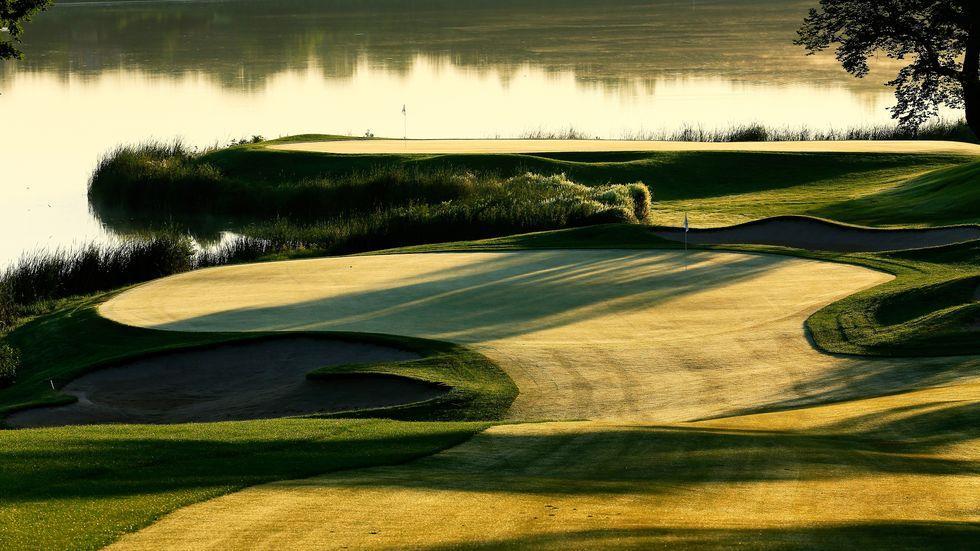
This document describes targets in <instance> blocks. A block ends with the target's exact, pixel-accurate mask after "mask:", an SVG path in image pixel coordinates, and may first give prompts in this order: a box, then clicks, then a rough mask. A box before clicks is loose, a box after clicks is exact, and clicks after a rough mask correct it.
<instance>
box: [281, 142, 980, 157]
mask: <svg viewBox="0 0 980 551" xmlns="http://www.w3.org/2000/svg"><path fill="white" fill-rule="evenodd" d="M267 147H268V148H269V149H278V150H283V151H307V152H311V153H338V154H360V153H364V154H389V153H391V154H397V153H409V154H442V153H451V154H487V153H582V152H615V151H774V152H792V153H961V154H966V155H980V145H976V144H969V143H961V142H944V141H926V140H923V141H917V140H908V141H905V140H903V141H862V140H850V141H806V142H717V143H714V142H678V141H645V140H384V139H382V140H359V139H352V140H328V141H312V142H295V143H283V144H274V145H269V146H267Z"/></svg>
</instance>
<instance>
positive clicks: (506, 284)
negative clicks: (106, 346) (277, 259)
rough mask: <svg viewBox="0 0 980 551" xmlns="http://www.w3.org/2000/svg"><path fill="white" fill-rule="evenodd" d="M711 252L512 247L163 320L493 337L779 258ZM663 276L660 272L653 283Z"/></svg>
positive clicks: (653, 300)
mask: <svg viewBox="0 0 980 551" xmlns="http://www.w3.org/2000/svg"><path fill="white" fill-rule="evenodd" d="M712 259H717V255H715V254H713V253H704V252H692V253H690V254H689V255H686V256H682V255H680V254H677V253H666V254H665V253H644V252H624V251H601V252H597V251H576V254H569V252H568V251H545V252H535V253H525V254H507V255H502V256H496V257H490V258H485V259H484V260H482V261H480V262H478V263H473V264H467V265H463V266H459V267H456V268H452V269H446V270H433V271H431V272H426V273H421V274H416V275H413V276H411V277H410V278H405V279H404V280H402V281H400V282H398V283H397V284H396V285H395V286H393V287H388V288H383V289H378V290H371V291H357V292H351V293H346V294H342V295H337V296H331V297H324V298H319V299H313V300H308V301H305V302H299V303H294V304H285V305H281V306H273V307H263V308H240V309H236V310H229V311H224V312H216V313H213V314H207V315H203V316H199V317H196V318H191V319H186V320H181V321H178V322H174V323H168V324H163V325H159V326H156V327H154V328H156V329H171V330H188V329H191V330H207V329H213V328H220V329H219V330H228V329H230V328H234V329H235V330H239V331H283V330H293V331H296V330H304V331H310V330H316V331H324V330H356V331H364V332H373V333H393V334H403V335H411V336H423V335H424V336H426V337H427V338H436V339H443V340H452V341H454V342H463V343H475V342H486V341H491V340H497V339H503V338H508V337H514V336H518V335H523V334H528V333H533V332H537V331H542V330H546V329H551V328H555V327H560V326H563V325H566V324H569V323H573V322H575V323H578V322H581V321H583V320H587V319H590V318H595V317H601V316H607V315H611V314H616V313H622V312H630V311H639V310H645V309H649V308H651V307H653V306H654V305H656V304H658V303H662V302H664V301H667V300H672V299H676V298H679V297H682V296H684V295H686V294H691V293H698V292H702V291H705V290H708V289H711V288H714V287H722V286H725V285H732V284H735V283H737V282H739V281H744V280H748V279H752V278H754V277H758V276H760V275H762V274H764V273H766V272H767V271H768V270H769V269H770V268H771V267H772V266H773V264H775V263H777V262H779V261H780V259H779V258H778V257H772V256H765V255H738V256H736V255H731V256H730V257H728V258H726V259H725V260H726V261H725V262H709V260H712ZM338 262H341V263H342V261H338ZM658 279H659V280H661V282H658V283H654V284H651V282H655V281H656V280H658ZM326 312H329V313H330V315H329V316H325V313H326Z"/></svg>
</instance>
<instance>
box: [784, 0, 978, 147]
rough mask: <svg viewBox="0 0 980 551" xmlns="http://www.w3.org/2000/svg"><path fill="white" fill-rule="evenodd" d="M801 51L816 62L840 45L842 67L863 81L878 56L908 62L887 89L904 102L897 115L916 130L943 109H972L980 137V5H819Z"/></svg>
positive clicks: (872, 0) (903, 0)
mask: <svg viewBox="0 0 980 551" xmlns="http://www.w3.org/2000/svg"><path fill="white" fill-rule="evenodd" d="M796 43H797V44H799V45H802V46H803V47H804V48H806V49H807V51H808V53H810V54H813V53H816V52H818V51H822V50H825V49H828V48H830V47H831V46H832V45H836V54H837V60H838V61H840V63H841V65H842V66H843V67H844V69H845V70H847V71H848V72H849V73H851V74H852V75H855V76H857V77H864V76H867V74H868V72H869V69H870V67H869V64H868V60H869V59H870V58H871V57H873V56H876V55H878V54H879V53H883V54H884V55H886V56H888V57H890V58H892V59H898V60H904V61H908V63H907V65H905V67H903V68H902V69H901V70H900V71H899V72H898V75H897V76H896V78H895V79H894V80H892V81H890V82H889V83H888V84H889V85H891V86H894V87H895V96H896V98H897V99H898V103H897V104H896V105H895V107H893V108H892V115H893V116H894V117H895V118H897V119H898V120H899V122H900V123H901V124H902V125H903V126H906V127H910V128H915V127H918V126H919V125H920V124H922V123H923V122H925V121H926V120H927V119H929V118H931V117H933V116H936V115H937V114H938V110H939V108H940V107H942V106H947V107H951V108H954V109H960V108H965V109H966V112H967V122H968V123H969V124H970V127H971V128H972V129H973V131H974V132H975V133H978V134H980V77H978V69H980V1H977V0H820V6H819V7H818V8H814V9H812V10H810V14H809V15H808V16H807V17H806V19H805V20H804V23H803V26H802V27H801V28H800V30H799V38H798V39H797V40H796Z"/></svg>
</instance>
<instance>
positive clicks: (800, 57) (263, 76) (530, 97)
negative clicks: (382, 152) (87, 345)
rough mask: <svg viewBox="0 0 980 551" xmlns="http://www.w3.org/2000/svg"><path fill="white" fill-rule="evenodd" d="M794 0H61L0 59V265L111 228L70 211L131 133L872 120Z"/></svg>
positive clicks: (881, 99)
mask: <svg viewBox="0 0 980 551" xmlns="http://www.w3.org/2000/svg"><path fill="white" fill-rule="evenodd" d="M813 4H815V0H805V1H797V0H715V1H707V0H696V1H690V0H683V1H666V0H653V1H646V2H639V1H628V0H612V1H608V0H606V1H598V0H593V1H584V0H560V1H559V0H552V1H544V0H540V1H533V0H532V1H514V0H445V1H439V0H420V1H407V0H336V1H330V0H322V1H313V0H276V1H269V0H237V1H219V2H207V1H190V2H156V1H136V2H79V3H69V2H61V3H59V4H58V5H57V6H56V7H54V8H53V9H52V10H50V11H49V12H47V13H44V14H41V15H40V16H38V17H37V18H36V20H35V21H34V22H33V23H31V24H30V25H29V26H28V32H27V34H26V35H25V36H26V39H27V43H26V45H25V51H26V54H27V57H26V59H25V60H23V61H18V62H0V115H2V117H3V119H4V125H5V130H6V131H5V132H3V134H2V136H0V152H2V153H0V155H2V161H3V163H2V166H3V175H2V177H0V178H2V184H0V185H2V187H0V193H2V195H0V235H3V236H4V237H3V240H2V241H0V266H2V265H6V264H8V263H9V262H10V261H12V260H13V259H15V258H16V257H18V256H19V255H20V254H21V253H22V252H23V251H25V250H28V249H33V248H38V247H43V248H54V247H59V246H71V245H72V244H80V243H84V242H87V241H90V240H108V239H111V235H110V234H109V233H108V232H107V230H105V229H103V228H102V227H101V226H100V225H99V223H98V222H97V221H96V220H95V218H94V217H93V216H92V215H91V213H90V212H89V207H88V204H87V201H86V196H85V195H86V194H85V190H86V184H87V179H88V176H89V174H90V172H91V170H92V168H93V166H94V164H95V163H96V161H97V160H98V158H99V156H100V155H101V154H103V153H104V152H106V151H107V150H108V149H110V148H112V147H114V146H115V145H118V144H121V143H128V142H135V141H141V140H145V139H148V138H159V139H173V138H175V137H180V138H182V139H183V140H184V141H185V142H187V143H190V144H193V145H196V146H201V147H203V146H208V145H215V144H225V143H227V142H228V141H229V140H231V139H233V138H240V137H247V136H252V135H262V136H265V137H279V136H283V135H289V134H297V133H305V132H319V133H343V134H351V135H363V134H365V133H368V132H370V133H373V134H375V135H378V136H391V137H402V136H403V135H405V134H406V133H407V135H408V136H409V137H413V138H430V137H495V136H499V137H518V136H522V135H528V134H533V133H539V132H543V133H549V132H561V131H567V130H568V129H574V130H575V131H576V132H579V133H581V134H582V135H587V136H598V137H604V138H616V137H627V136H635V135H637V134H642V133H646V132H654V131H661V130H671V129H676V128H679V127H682V126H684V125H695V126H699V125H700V126H702V127H705V128H709V129H714V128H724V127H727V126H730V125H732V124H737V123H751V122H761V123H764V124H768V125H772V126H777V127H783V126H786V127H799V126H808V127H810V128H812V129H816V130H820V129H828V128H831V127H833V128H846V127H851V126H860V125H864V124H874V123H886V122H888V120H889V113H888V111H887V108H888V107H889V106H890V105H891V103H892V95H891V91H890V90H889V89H887V88H885V87H884V86H883V85H882V84H881V83H882V82H883V81H885V80H887V79H888V77H889V76H890V74H891V73H893V71H892V70H890V69H893V67H888V66H885V67H877V69H878V70H877V71H875V72H873V73H872V75H871V77H869V78H867V79H864V80H858V79H854V78H851V77H850V76H848V75H846V74H845V73H844V72H843V71H842V70H841V69H840V68H839V67H838V65H837V64H836V62H835V61H834V59H833V57H832V56H811V57H807V56H805V55H804V54H803V52H802V50H801V49H800V48H798V47H796V46H794V45H793V44H792V40H793V38H794V36H795V30H796V28H797V27H798V26H799V24H800V22H801V20H802V17H803V16H804V15H805V13H806V10H807V8H808V7H810V6H811V5H813ZM597 8H598V9H597ZM883 65H887V63H883ZM402 106H406V107H407V117H405V118H403V116H402ZM406 123H407V124H406Z"/></svg>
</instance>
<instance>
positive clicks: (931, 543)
mask: <svg viewBox="0 0 980 551" xmlns="http://www.w3.org/2000/svg"><path fill="white" fill-rule="evenodd" d="M978 539H980V523H971V522H904V523H895V522H868V523H855V524H835V525H826V526H817V527H787V528H728V529H726V528H701V529H695V528H686V527H681V528H673V527H663V528H631V529H609V530H602V529H595V530H580V531H574V532H565V533H559V534H538V535H531V536H524V537H519V538H514V539H503V540H501V539H498V540H488V541H482V542H474V543H453V544H452V545H449V546H445V547H433V548H430V549H431V550H432V551H448V550H449V549H454V550H461V551H476V550H481V549H528V548H534V549H555V548H561V549H600V548H601V549H661V548H684V549H733V548H739V549H758V550H762V551H783V550H789V549H813V550H825V549H842V548H847V549H860V548H868V549H969V548H972V547H973V546H974V545H975V544H976V542H977V540H978Z"/></svg>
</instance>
